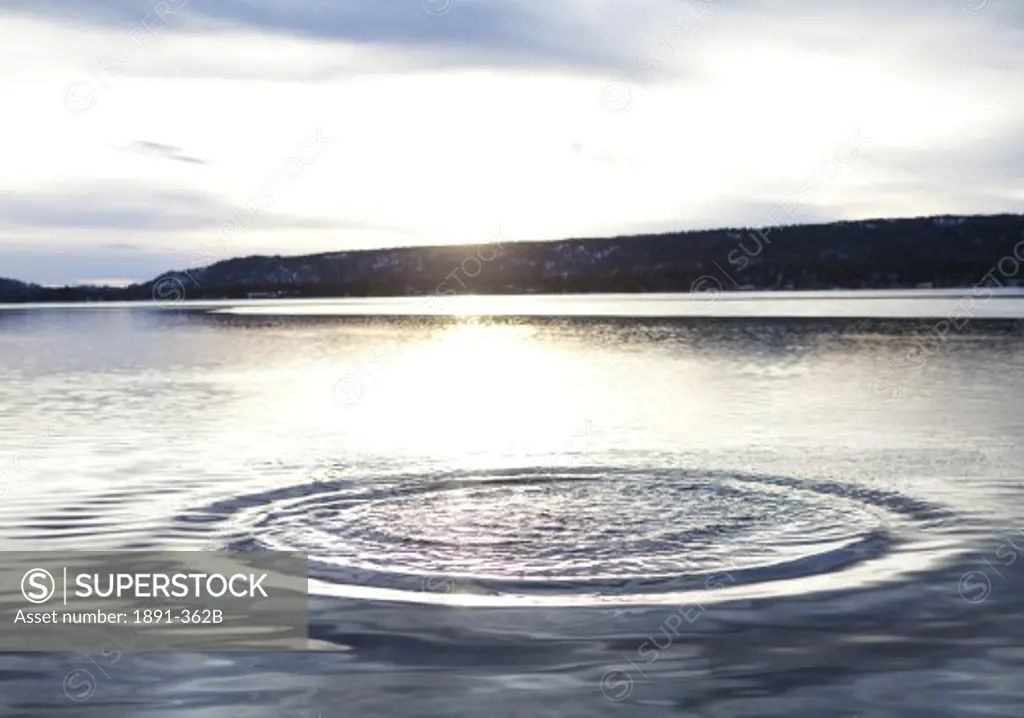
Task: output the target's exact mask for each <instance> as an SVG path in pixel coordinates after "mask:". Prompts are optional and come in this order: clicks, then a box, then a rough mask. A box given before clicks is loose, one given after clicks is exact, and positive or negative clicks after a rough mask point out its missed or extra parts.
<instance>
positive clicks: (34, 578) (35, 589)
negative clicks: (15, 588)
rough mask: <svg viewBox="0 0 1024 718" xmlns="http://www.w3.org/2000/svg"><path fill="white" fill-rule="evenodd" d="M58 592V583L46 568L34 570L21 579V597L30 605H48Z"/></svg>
mask: <svg viewBox="0 0 1024 718" xmlns="http://www.w3.org/2000/svg"><path fill="white" fill-rule="evenodd" d="M56 590H57V582H56V581H54V580H53V576H52V575H50V572H49V571H47V570H46V569H45V568H33V569H32V570H30V571H27V572H26V573H25V575H24V576H22V577H21V595H22V596H24V597H25V600H26V601H28V602H29V603H37V604H38V603H46V602H47V601H49V600H50V599H51V598H53V593H54V591H56Z"/></svg>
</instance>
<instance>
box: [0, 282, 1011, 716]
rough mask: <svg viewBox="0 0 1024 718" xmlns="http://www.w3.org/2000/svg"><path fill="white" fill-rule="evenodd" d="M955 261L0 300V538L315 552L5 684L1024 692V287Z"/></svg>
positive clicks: (346, 706)
mask: <svg viewBox="0 0 1024 718" xmlns="http://www.w3.org/2000/svg"><path fill="white" fill-rule="evenodd" d="M963 294H965V293H950V292H931V293H930V292H916V293H910V294H906V293H875V294H874V295H872V296H870V297H868V296H867V295H856V296H850V295H849V294H848V293H827V294H825V295H821V296H817V297H812V298H807V297H805V296H804V297H802V298H797V297H794V296H788V295H779V296H771V297H766V296H761V297H749V296H748V297H743V296H739V295H734V296H729V295H727V294H726V295H722V298H721V299H720V300H719V301H712V300H710V299H709V298H708V297H703V298H701V297H680V296H648V297H560V298H555V299H549V298H544V297H535V296H534V297H521V298H514V299H508V298H505V299H495V298H478V297H465V298H456V299H455V300H453V301H452V302H450V303H448V304H446V305H436V304H435V305H431V307H430V308H429V310H428V309H427V308H426V306H425V305H423V306H421V304H420V303H419V302H421V301H422V300H347V301H331V302H326V301H321V302H241V303H238V302H217V303H205V304H197V305H192V304H189V303H186V304H184V305H180V306H176V307H159V306H153V305H140V306H113V307H110V306H102V307H98V306H94V307H6V308H5V310H4V311H2V312H0V380H2V382H3V383H2V386H3V389H4V394H3V400H2V409H3V411H2V413H0V461H2V463H0V470H2V472H3V473H0V482H2V486H0V493H3V494H4V498H3V502H2V503H0V544H2V546H3V548H4V549H5V550H24V549H55V550H65V549H66V550H73V549H114V548H133V549H141V548H147V549H149V548H174V549H188V548H193V549H194V548H199V549H203V548H215V547H222V546H224V547H227V546H230V547H244V548H261V547H266V548H288V549H297V550H302V551H307V552H309V554H310V557H311V564H312V567H311V573H310V592H311V596H312V598H311V604H310V607H311V625H310V631H311V635H312V638H313V640H312V642H311V650H310V652H308V653H304V654H216V655H214V654H202V655H200V654H188V655H182V654H138V655H130V654H122V655H119V656H117V657H116V658H117V660H116V661H115V660H114V657H112V656H92V657H86V656H72V655H54V656H38V655H35V656H33V655H28V654H25V655H7V656H0V688H2V690H0V713H2V714H3V715H40V716H42V715H46V716H49V715H61V714H65V713H66V714H68V715H84V716H93V715H95V716H117V715H124V716H178V715H183V716H184V715H189V716H192V715H203V716H222V715H223V716H235V715H252V716H281V715H294V716H316V715H318V714H322V715H323V716H333V715H339V716H342V715H357V714H363V713H365V714H370V715H378V714H379V715H410V714H416V715H428V716H429V715H437V716H441V715H446V716H451V715H476V714H487V715H559V716H574V715H580V716H583V715H605V714H608V715H611V714H613V713H614V714H626V713H628V714H630V715H699V716H774V715H778V716H793V715H808V716H810V715H820V714H828V715H838V716H842V715H850V716H853V715H862V716H946V715H948V716H975V715H976V716H1019V714H1020V706H1021V705H1024V695H1022V694H1024V689H1022V688H1021V687H1020V681H1019V676H1020V675H1021V669H1022V664H1024V649H1022V648H1021V645H1022V637H1024V636H1022V634H1024V628H1021V626H1024V622H1022V618H1024V616H1022V613H1024V611H1022V607H1024V601H1022V599H1021V598H1020V596H1021V587H1022V585H1024V581H1022V580H1021V573H1022V572H1021V565H1019V564H1018V562H1017V561H1016V558H1017V553H1018V550H1017V547H1018V546H1019V547H1021V548H1024V492H1022V489H1021V484H1020V480H1019V474H1020V472H1019V467H1020V466H1021V465H1022V462H1021V459H1022V458H1024V457H1022V451H1021V449H1020V446H1019V437H1020V436H1021V435H1022V431H1021V429H1022V424H1024V420H1022V418H1021V412H1020V407H1021V406H1022V405H1024V401H1022V399H1024V372H1022V371H1021V369H1020V367H1021V366H1022V359H1024V333H1022V326H1024V325H1022V324H1020V323H1019V322H1018V321H1016V318H1019V317H1022V316H1024V314H1022V310H1024V300H1022V299H1020V298H1014V297H1012V296H1008V295H1007V296H998V297H996V296H992V297H987V298H986V301H984V302H977V303H976V304H975V305H974V306H973V313H972V314H971V316H969V317H967V319H968V320H967V321H957V322H955V323H951V324H947V325H941V324H940V323H941V322H942V321H944V320H945V321H947V322H948V321H949V318H950V317H951V316H952V314H951V312H954V311H956V307H957V306H958V303H959V300H960V297H962V296H963ZM968 294H969V293H968ZM488 303H489V304H488ZM960 306H961V307H963V306H964V305H962V304H961V305H960ZM425 311H427V312H429V313H430V314H433V315H434V316H429V317H419V316H416V314H417V313H423V312H425ZM480 311H484V312H487V313H490V314H494V315H496V316H490V317H488V316H478V315H476V314H475V312H480ZM445 314H448V315H450V316H443V315H445ZM545 314H547V315H548V316H545ZM552 314H553V315H555V316H550V315H552ZM0 610H2V609H0ZM69 675H70V676H71V680H70V681H69V680H67V679H68V677H69Z"/></svg>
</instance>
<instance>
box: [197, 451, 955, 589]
mask: <svg viewBox="0 0 1024 718" xmlns="http://www.w3.org/2000/svg"><path fill="white" fill-rule="evenodd" d="M200 513H205V514H207V515H209V516H213V517H217V518H219V519H220V520H225V521H226V520H230V522H231V524H232V525H233V526H235V527H236V528H235V530H234V533H233V534H232V537H231V538H232V539H233V544H232V545H233V547H235V548H250V549H251V548H257V549H259V548H263V549H277V550H288V551H299V552H304V553H307V554H308V555H309V558H310V579H311V584H310V587H311V591H312V592H313V593H314V594H323V595H333V596H347V597H352V598H368V599H377V600H387V601H410V602H420V603H441V604H451V605H461V606H531V605H549V606H555V605H574V606H586V605H616V604H621V605H626V604H636V603H665V602H681V601H683V600H686V599H687V597H688V596H690V597H692V596H693V595H696V594H700V595H701V597H702V600H703V601H705V602H706V601H707V600H709V599H710V598H711V596H710V595H709V590H710V591H713V593H714V594H715V597H718V598H721V599H726V598H732V597H738V596H764V595H777V594H784V593H789V592H793V591H801V592H807V591H816V590H827V589H834V588H842V587H849V586H850V585H856V583H857V582H862V581H868V580H870V581H877V580H884V579H886V578H887V577H891V576H894V575H896V574H898V573H901V572H906V571H909V570H913V569H914V568H915V566H917V565H920V564H921V563H922V561H924V560H925V558H926V556H925V552H921V551H910V550H908V549H907V547H908V546H909V544H911V543H912V542H913V541H914V540H915V538H917V537H918V535H919V534H920V533H921V532H923V531H925V530H926V529H927V528H928V526H929V525H930V523H931V522H932V521H935V520H937V519H939V518H941V517H944V516H946V515H948V512H947V511H945V510H944V509H943V508H942V507H939V506H935V505H932V504H929V503H927V502H922V501H918V500H915V499H913V498H911V497H907V496H904V495H902V494H897V493H891V492H885V491H879V490H876V489H870V488H867V487H862V486H856V485H851V484H844V483H841V482H836V481H818V480H809V479H799V478H794V477H785V476H764V475H756V474H750V475H745V474H739V473H731V472H709V471H696V470H692V471H691V470H680V469H672V470H666V469H655V468H651V469H635V468H629V469H627V468H608V467H593V468H584V467H580V468H573V469H560V470H557V471H551V470H550V469H543V468H526V469H514V470H513V469H503V470H493V471H474V472H469V471H466V472H452V473H446V474H426V475H423V474H409V475H397V476H390V477H385V478H379V479H373V480H369V479H345V480H335V481H318V482H315V483H311V484H303V485H297V486H289V487H284V488H281V489H277V490H274V491H269V492H264V493H259V494H253V495H247V496H237V497H232V498H231V499H228V500H226V501H222V502H219V503H217V504H214V505H211V506H207V507H205V508H204V509H202V510H201V512H200ZM190 516H191V524H192V525H193V526H194V525H195V513H192V514H190ZM184 520H185V519H184V518H183V519H182V521H184ZM915 562H916V563H915Z"/></svg>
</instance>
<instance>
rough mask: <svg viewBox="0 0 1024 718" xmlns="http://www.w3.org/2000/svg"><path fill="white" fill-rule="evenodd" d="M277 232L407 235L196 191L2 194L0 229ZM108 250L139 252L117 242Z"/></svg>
mask: <svg viewBox="0 0 1024 718" xmlns="http://www.w3.org/2000/svg"><path fill="white" fill-rule="evenodd" d="M236 220H237V221H238V222H242V221H243V220H244V222H245V223H246V225H247V227H251V228H253V229H258V230H259V229H262V230H274V229H289V230H303V229H341V230H377V231H382V232H390V233H408V232H412V231H413V230H411V229H409V228H407V227H402V226H398V225H391V224H378V223H375V222H369V221H363V220H358V219H344V218H337V217H335V218H321V217H313V216H296V215H289V214H283V213H273V212H270V211H265V212H260V211H255V212H249V211H247V210H246V209H245V208H244V207H240V206H235V205H232V204H229V203H227V202H223V201H221V200H219V199H218V198H216V197H214V196H212V195H210V194H206V193H203V192H198V191H188V190H168V189H149V190H146V189H138V188H133V187H128V186H107V187H101V188H85V187H67V188H64V189H61V190H54V191H50V192H36V193H28V192H0V229H7V230H17V229H32V230H36V231H38V230H110V231H139V232H141V231H186V230H211V231H212V230H218V229H220V228H221V227H222V226H223V225H224V224H225V223H227V222H231V221H236ZM106 246H108V247H110V246H118V247H120V248H137V246H138V245H136V244H124V243H117V244H116V245H111V244H110V243H107V245H106Z"/></svg>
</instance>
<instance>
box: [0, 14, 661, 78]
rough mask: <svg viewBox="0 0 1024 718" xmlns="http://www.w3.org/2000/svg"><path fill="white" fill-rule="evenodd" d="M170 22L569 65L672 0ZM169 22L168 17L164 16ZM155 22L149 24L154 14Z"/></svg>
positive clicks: (595, 58)
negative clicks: (640, 3) (634, 4)
mask: <svg viewBox="0 0 1024 718" xmlns="http://www.w3.org/2000/svg"><path fill="white" fill-rule="evenodd" d="M154 5H157V3H154V2H152V0H91V1H90V2H79V1H78V0H3V2H0V10H3V9H6V10H8V11H10V12H17V13H19V14H25V15H32V16H36V17H43V18H47V19H51V20H57V21H59V22H62V23H75V24H84V25H92V26H94V27H101V28H109V27H124V26H133V25H139V24H141V23H142V19H143V18H145V17H150V18H152V17H153V9H154ZM168 5H169V6H170V7H171V8H172V9H175V11H174V12H173V13H172V14H167V13H164V17H166V18H168V19H170V18H172V17H173V23H172V22H167V25H168V31H170V32H173V31H176V30H182V29H188V30H190V31H193V32H207V33H210V32H218V33H227V32H232V31H235V32H258V33H264V34H266V33H271V34H276V35H289V36H293V37H299V38H304V39H308V40H323V41H331V42H339V43H352V44H357V45H363V46H372V47H389V48H401V49H403V50H404V51H406V52H409V53H413V54H416V55H417V56H419V57H420V58H428V57H432V58H434V59H435V60H437V61H441V62H453V61H454V62H458V63H459V64H469V63H472V64H476V65H480V64H491V65H501V66H509V65H519V66H538V65H547V66H562V67H565V68H588V69H603V70H608V69H612V68H616V67H618V68H620V69H621V68H622V66H623V63H624V62H629V61H630V60H631V56H632V52H631V50H630V49H629V46H628V44H627V43H625V42H623V40H625V39H627V38H626V37H625V35H626V33H625V30H626V29H628V27H629V26H628V25H623V24H622V23H620V24H619V27H618V31H617V32H616V28H615V23H616V20H623V19H627V18H630V17H632V18H634V23H635V19H636V18H637V17H650V16H651V14H652V11H653V12H657V10H658V9H664V8H666V7H671V5H670V4H669V3H667V2H665V0H658V1H657V2H655V3H653V4H652V5H650V6H649V7H648V9H646V10H645V9H644V8H643V7H640V8H631V9H629V10H626V9H624V8H622V7H621V5H619V4H617V3H614V2H612V1H611V0H588V2H582V3H581V2H579V1H578V0H549V2H546V3H543V4H540V3H530V2H522V1H521V0H423V1H422V2H420V1H413V2H403V3H392V2H381V1H374V0H315V1H314V0H293V1H292V2H288V3H285V4H282V3H280V2H278V1H277V0H169V2H168ZM161 22H163V20H161ZM149 24H152V20H151V21H150V23H149Z"/></svg>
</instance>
